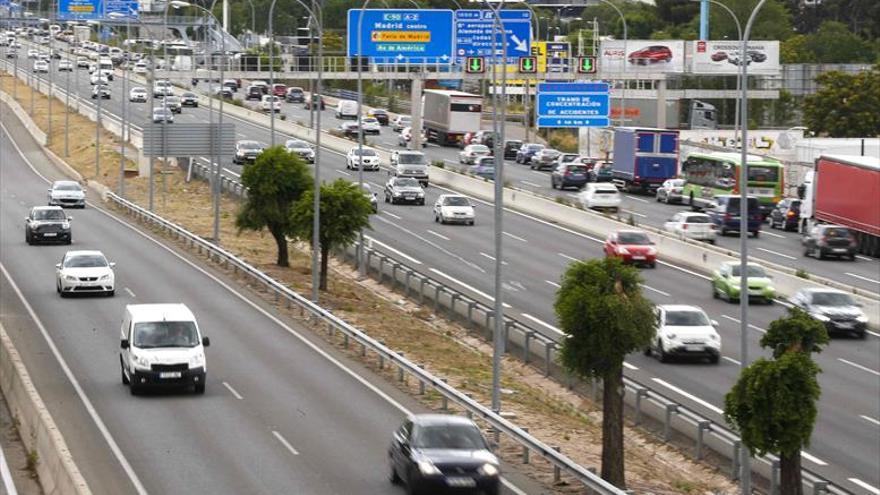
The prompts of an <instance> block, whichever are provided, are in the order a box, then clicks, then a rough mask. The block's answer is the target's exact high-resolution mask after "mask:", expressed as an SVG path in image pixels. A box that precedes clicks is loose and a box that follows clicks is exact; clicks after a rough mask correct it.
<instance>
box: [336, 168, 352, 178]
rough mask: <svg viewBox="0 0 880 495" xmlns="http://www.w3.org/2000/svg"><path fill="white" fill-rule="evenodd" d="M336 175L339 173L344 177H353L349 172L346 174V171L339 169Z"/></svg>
mask: <svg viewBox="0 0 880 495" xmlns="http://www.w3.org/2000/svg"><path fill="white" fill-rule="evenodd" d="M336 173H338V174H342V175H347V176H349V177H351V174H350V173H348V172H346V171H345V170H339V169H337V170H336Z"/></svg>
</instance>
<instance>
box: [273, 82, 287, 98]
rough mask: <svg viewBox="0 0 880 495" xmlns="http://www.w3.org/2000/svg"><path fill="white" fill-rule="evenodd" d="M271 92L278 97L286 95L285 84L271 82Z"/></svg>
mask: <svg viewBox="0 0 880 495" xmlns="http://www.w3.org/2000/svg"><path fill="white" fill-rule="evenodd" d="M272 94H273V95H275V96H277V97H279V98H284V97H286V96H287V86H286V85H284V84H273V85H272Z"/></svg>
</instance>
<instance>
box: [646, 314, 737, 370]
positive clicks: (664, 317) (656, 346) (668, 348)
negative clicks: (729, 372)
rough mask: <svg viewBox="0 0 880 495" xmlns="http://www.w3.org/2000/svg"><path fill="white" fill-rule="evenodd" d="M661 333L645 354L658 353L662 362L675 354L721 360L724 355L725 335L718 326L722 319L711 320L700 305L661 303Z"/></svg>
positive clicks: (658, 316) (711, 360) (658, 315)
mask: <svg viewBox="0 0 880 495" xmlns="http://www.w3.org/2000/svg"><path fill="white" fill-rule="evenodd" d="M657 321H658V322H659V325H658V327H657V337H656V339H655V340H654V342H652V343H651V346H650V347H648V348H647V349H645V355H646V356H650V355H652V354H654V355H656V356H657V358H658V359H659V360H660V362H663V363H665V362H668V361H669V360H670V358H672V357H699V358H707V359H708V360H709V362H710V363H712V364H718V361H719V360H720V359H721V337H720V336H719V335H718V331H717V330H715V327H716V326H718V322H717V321H714V320H710V319H709V317H708V316H706V313H705V312H704V311H703V310H702V309H700V308H698V307H696V306H685V305H678V304H661V305H659V306H657Z"/></svg>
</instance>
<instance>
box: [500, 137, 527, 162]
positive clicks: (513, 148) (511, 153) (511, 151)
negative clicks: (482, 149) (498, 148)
mask: <svg viewBox="0 0 880 495" xmlns="http://www.w3.org/2000/svg"><path fill="white" fill-rule="evenodd" d="M522 145H523V142H522V141H519V140H516V139H509V140H507V141H504V159H505V160H515V159H516V152H517V151H519V149H520V148H522Z"/></svg>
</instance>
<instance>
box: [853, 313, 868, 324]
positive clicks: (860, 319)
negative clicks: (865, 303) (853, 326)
mask: <svg viewBox="0 0 880 495" xmlns="http://www.w3.org/2000/svg"><path fill="white" fill-rule="evenodd" d="M856 321H857V322H859V323H868V317H867V316H865V315H859V316H856Z"/></svg>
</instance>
